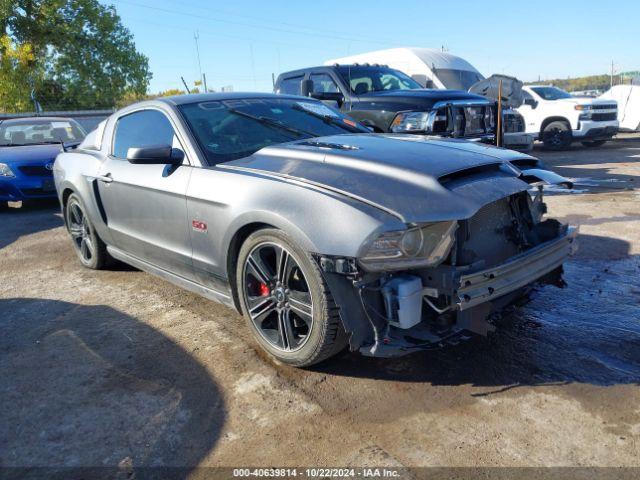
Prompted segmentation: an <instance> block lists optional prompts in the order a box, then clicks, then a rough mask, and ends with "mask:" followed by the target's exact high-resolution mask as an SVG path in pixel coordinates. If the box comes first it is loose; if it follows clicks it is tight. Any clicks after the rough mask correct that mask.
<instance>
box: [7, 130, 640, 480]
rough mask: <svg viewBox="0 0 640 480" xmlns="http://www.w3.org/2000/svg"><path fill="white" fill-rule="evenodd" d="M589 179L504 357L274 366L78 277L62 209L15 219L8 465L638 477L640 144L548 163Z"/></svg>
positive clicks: (159, 302)
mask: <svg viewBox="0 0 640 480" xmlns="http://www.w3.org/2000/svg"><path fill="white" fill-rule="evenodd" d="M534 154H536V155H538V156H540V157H542V158H544V159H545V161H546V162H547V163H548V165H549V166H550V167H552V168H553V169H554V170H556V171H557V172H559V173H561V174H563V175H565V176H568V177H571V178H573V179H575V182H576V187H575V190H574V193H561V192H560V191H557V192H550V194H549V195H548V197H547V203H548V204H549V210H550V214H551V215H552V216H555V217H557V218H559V219H561V220H562V221H565V222H570V223H573V224H579V225H580V226H581V235H580V251H579V253H578V254H577V255H576V256H575V257H574V258H573V259H572V260H571V261H570V262H569V263H568V264H567V266H566V279H567V282H568V287H567V288H565V289H557V288H555V287H545V288H544V289H541V290H540V291H539V292H537V294H536V295H535V297H534V298H533V300H532V301H531V302H530V303H529V304H528V305H527V306H525V307H521V308H518V309H516V310H514V311H513V312H512V313H511V314H510V315H507V316H505V318H504V319H503V320H502V324H501V325H500V328H499V329H498V331H497V332H496V333H495V334H494V335H493V336H491V337H490V338H478V339H474V340H472V341H469V342H467V343H464V344H461V345H458V346H456V347H452V348H447V349H444V350H440V351H433V352H423V353H418V354H414V355H412V356H408V357H403V358H401V359H396V360H377V359H370V358H364V357H361V356H358V355H355V354H349V353H344V354H342V355H341V356H340V357H338V358H335V359H333V360H331V361H329V362H326V363H324V364H322V365H320V366H318V367H315V368H312V369H307V370H299V369H293V368H290V367H286V366H282V365H275V364H274V363H272V362H271V361H270V360H269V359H267V358H265V357H264V355H262V354H261V353H259V352H258V351H256V350H255V349H254V344H253V341H252V340H251V338H250V336H249V334H248V331H247V329H246V328H245V325H244V320H243V319H242V318H241V317H240V316H239V315H238V314H237V313H235V312H234V311H232V310H229V309H227V308H225V307H223V306H220V305H217V304H215V303H212V302H210V301H207V300H205V299H203V298H200V297H197V296H195V295H192V294H190V293H187V292H185V291H182V290H180V289H178V288H176V287H174V286H172V285H170V284H168V283H166V282H164V281H162V280H159V279H156V278H154V277H152V276H150V275H147V274H145V273H142V272H139V271H136V270H134V269H132V268H128V267H126V266H119V267H118V268H116V269H113V270H110V271H100V272H95V271H90V270H86V269H83V268H81V267H80V264H79V262H78V261H77V260H76V258H75V256H74V253H73V251H72V247H71V243H70V241H69V239H68V238H67V234H66V232H65V231H64V230H63V228H62V221H61V218H60V215H59V212H58V210H57V207H56V205H51V204H49V205H39V206H26V207H23V208H21V209H15V208H12V209H9V210H5V211H3V212H1V213H0V322H1V323H0V325H1V328H2V335H1V336H0V392H1V396H0V411H1V412H2V415H1V418H2V420H1V422H0V465H1V466H4V467H12V466H16V467H21V466H22V467H25V466H27V467H33V466H56V467H60V466H67V467H86V466H118V465H119V466H120V468H121V469H122V470H123V471H125V472H126V471H129V470H130V469H131V468H132V467H133V468H135V467H140V466H184V467H188V468H192V467H195V466H200V467H203V466H248V465H251V466H343V465H350V466H371V465H378V466H383V465H388V466H410V467H415V466H461V467H462V466H640V441H639V439H640V408H639V407H638V406H639V405H640V391H639V389H638V382H639V380H640V208H639V204H640V136H625V137H624V138H621V139H619V140H617V141H615V142H612V143H610V144H607V145H606V146H605V147H603V148H599V149H585V148H582V147H578V146H576V147H574V148H573V149H572V150H570V151H567V152H560V153H547V152H543V151H539V150H536V151H535V152H534Z"/></svg>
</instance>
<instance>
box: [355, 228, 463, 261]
mask: <svg viewBox="0 0 640 480" xmlns="http://www.w3.org/2000/svg"><path fill="white" fill-rule="evenodd" d="M457 228H458V222H456V221H452V222H438V223H431V224H428V225H423V226H420V227H413V228H409V229H407V230H394V231H390V232H383V233H381V234H379V235H378V236H377V237H376V238H374V239H373V240H370V241H369V242H368V243H367V244H365V247H364V248H363V249H362V251H363V252H364V253H363V254H362V255H361V256H360V258H359V263H360V265H361V266H362V268H363V269H365V270H368V271H370V272H381V271H386V270H401V269H406V268H417V267H434V266H436V265H438V264H440V263H442V261H443V260H444V259H445V258H447V255H449V251H450V250H451V247H452V245H453V242H454V238H455V237H454V234H455V231H456V229H457Z"/></svg>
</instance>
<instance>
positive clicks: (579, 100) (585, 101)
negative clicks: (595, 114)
mask: <svg viewBox="0 0 640 480" xmlns="http://www.w3.org/2000/svg"><path fill="white" fill-rule="evenodd" d="M553 102H556V103H567V104H569V105H611V106H612V108H617V102H616V101H615V100H603V99H597V98H587V97H575V98H560V99H558V100H553ZM614 104H615V106H616V107H613V105H614Z"/></svg>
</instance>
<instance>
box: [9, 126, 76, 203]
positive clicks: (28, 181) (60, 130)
mask: <svg viewBox="0 0 640 480" xmlns="http://www.w3.org/2000/svg"><path fill="white" fill-rule="evenodd" d="M85 135H86V133H85V131H84V130H83V129H82V127H81V126H80V125H79V124H78V123H77V122H75V121H74V120H71V119H69V118H53V117H36V118H19V119H18V118H16V119H10V120H4V121H2V122H0V202H18V201H23V200H31V199H44V198H55V197H56V190H55V185H54V183H53V162H54V161H55V159H56V156H57V155H58V154H59V153H60V151H61V149H62V145H63V144H67V143H70V144H73V143H78V142H80V141H81V140H82V139H83V138H84V137H85Z"/></svg>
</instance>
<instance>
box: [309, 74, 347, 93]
mask: <svg viewBox="0 0 640 480" xmlns="http://www.w3.org/2000/svg"><path fill="white" fill-rule="evenodd" d="M309 79H310V80H311V81H312V82H313V93H340V90H338V85H336V82H334V81H333V78H331V76H330V75H327V74H326V73H314V74H312V75H311V76H310V77H309Z"/></svg>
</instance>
